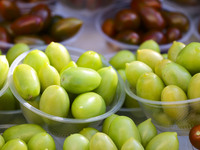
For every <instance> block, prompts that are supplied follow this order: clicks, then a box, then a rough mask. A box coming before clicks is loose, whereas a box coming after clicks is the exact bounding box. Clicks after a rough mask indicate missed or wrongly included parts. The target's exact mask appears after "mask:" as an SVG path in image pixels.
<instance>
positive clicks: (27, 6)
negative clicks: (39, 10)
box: [16, 0, 58, 14]
mask: <svg viewBox="0 0 200 150" xmlns="http://www.w3.org/2000/svg"><path fill="white" fill-rule="evenodd" d="M57 2H58V1H57V0H40V1H35V2H23V1H16V4H17V6H18V7H19V8H20V11H21V13H22V14H26V13H28V12H29V11H30V10H31V9H32V8H33V7H34V6H36V5H38V4H46V5H47V6H48V7H49V8H50V9H51V10H52V11H53V10H54V9H55V6H56V3H57Z"/></svg>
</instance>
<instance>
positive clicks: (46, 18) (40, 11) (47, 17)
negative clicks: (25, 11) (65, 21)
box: [30, 4, 51, 28]
mask: <svg viewBox="0 0 200 150" xmlns="http://www.w3.org/2000/svg"><path fill="white" fill-rule="evenodd" d="M30 14H31V15H36V16H39V17H41V19H42V20H43V22H44V28H46V27H47V26H48V25H49V24H50V21H51V10H50V9H49V7H48V6H47V5H45V4H39V5H36V6H35V7H33V8H32V9H31V12H30Z"/></svg>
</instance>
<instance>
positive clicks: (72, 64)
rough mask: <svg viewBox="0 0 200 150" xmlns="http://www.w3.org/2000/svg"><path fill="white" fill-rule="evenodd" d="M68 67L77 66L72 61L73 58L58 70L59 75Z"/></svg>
mask: <svg viewBox="0 0 200 150" xmlns="http://www.w3.org/2000/svg"><path fill="white" fill-rule="evenodd" d="M70 67H78V66H77V64H76V62H74V61H73V60H72V61H70V62H69V63H68V64H67V65H66V66H65V67H63V68H62V70H61V71H60V75H61V74H62V72H63V71H64V70H65V69H68V68H70Z"/></svg>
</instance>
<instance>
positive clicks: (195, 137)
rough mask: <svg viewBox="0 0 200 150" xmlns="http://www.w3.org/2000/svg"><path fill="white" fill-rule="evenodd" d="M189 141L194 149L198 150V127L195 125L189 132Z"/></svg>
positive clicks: (199, 147) (199, 146)
mask: <svg viewBox="0 0 200 150" xmlns="http://www.w3.org/2000/svg"><path fill="white" fill-rule="evenodd" d="M189 139H190V142H191V144H192V145H193V146H194V147H195V148H197V149H200V125H196V126H194V127H193V128H192V129H191V130H190V133H189Z"/></svg>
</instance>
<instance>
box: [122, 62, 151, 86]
mask: <svg viewBox="0 0 200 150" xmlns="http://www.w3.org/2000/svg"><path fill="white" fill-rule="evenodd" d="M145 72H153V70H152V69H151V68H150V67H149V66H148V65H147V64H145V63H143V62H141V61H133V62H131V63H127V64H126V68H125V73H126V78H127V81H128V82H129V83H130V85H131V86H132V87H133V88H136V84H137V81H138V78H139V77H140V76H141V75H142V74H143V73H145Z"/></svg>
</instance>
